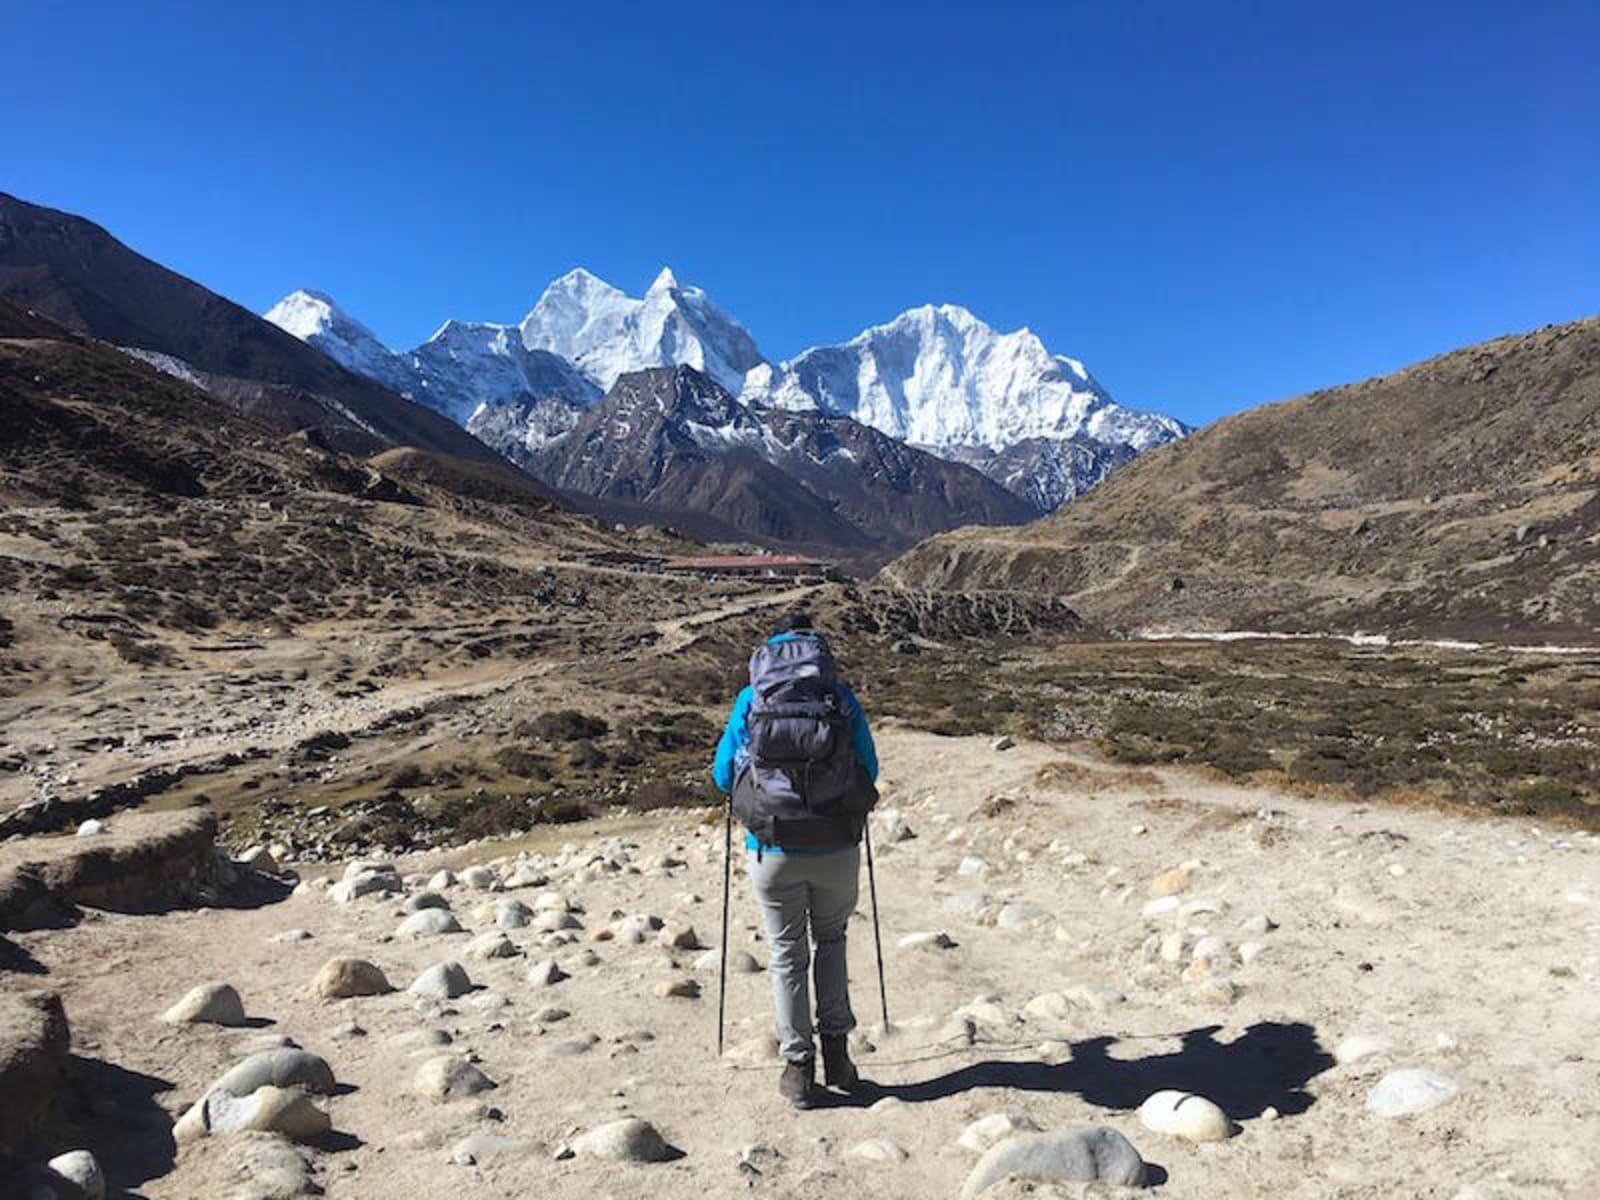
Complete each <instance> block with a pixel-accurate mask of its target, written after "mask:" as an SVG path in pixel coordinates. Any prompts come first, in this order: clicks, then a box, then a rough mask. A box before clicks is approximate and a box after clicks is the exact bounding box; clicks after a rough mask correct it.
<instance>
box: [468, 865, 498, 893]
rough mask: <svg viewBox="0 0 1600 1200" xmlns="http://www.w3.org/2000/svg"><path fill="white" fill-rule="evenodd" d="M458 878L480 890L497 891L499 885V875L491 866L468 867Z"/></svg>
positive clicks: (470, 886)
mask: <svg viewBox="0 0 1600 1200" xmlns="http://www.w3.org/2000/svg"><path fill="white" fill-rule="evenodd" d="M458 878H459V879H460V880H461V882H462V883H464V884H466V885H467V886H468V887H469V888H476V889H477V890H478V891H480V892H492V891H498V890H499V887H500V876H499V875H497V874H495V872H494V869H493V868H491V867H468V868H467V869H466V870H465V871H463V872H461V874H460V876H458Z"/></svg>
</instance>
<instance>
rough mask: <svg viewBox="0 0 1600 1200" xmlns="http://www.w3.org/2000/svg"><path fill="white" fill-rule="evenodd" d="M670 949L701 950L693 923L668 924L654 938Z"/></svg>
mask: <svg viewBox="0 0 1600 1200" xmlns="http://www.w3.org/2000/svg"><path fill="white" fill-rule="evenodd" d="M656 940H657V941H659V942H660V943H661V944H662V945H663V946H666V947H667V948H668V949H670V950H703V949H704V948H705V947H703V946H702V945H701V944H700V936H699V934H697V933H695V931H694V926H693V925H676V924H674V925H668V926H667V927H666V928H665V929H663V930H662V931H661V932H660V934H658V935H657V938H656Z"/></svg>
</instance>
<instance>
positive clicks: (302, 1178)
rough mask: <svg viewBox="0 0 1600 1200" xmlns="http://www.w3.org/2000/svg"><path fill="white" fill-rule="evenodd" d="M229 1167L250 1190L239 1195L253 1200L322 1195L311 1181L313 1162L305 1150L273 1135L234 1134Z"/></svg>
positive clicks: (285, 1199)
mask: <svg viewBox="0 0 1600 1200" xmlns="http://www.w3.org/2000/svg"><path fill="white" fill-rule="evenodd" d="M231 1141H232V1147H231V1149H230V1153H229V1156H228V1162H229V1165H230V1166H231V1167H232V1168H233V1170H234V1172H235V1173H236V1174H237V1175H239V1176H240V1177H241V1178H243V1179H245V1180H248V1187H247V1188H241V1189H240V1191H239V1192H238V1193H236V1194H237V1195H240V1196H248V1197H250V1200H295V1198H296V1197H299V1196H315V1195H318V1194H320V1193H321V1191H322V1189H321V1188H319V1187H318V1186H317V1185H316V1184H315V1183H314V1182H313V1180H312V1169H311V1159H310V1157H309V1156H308V1155H307V1154H306V1152H305V1151H304V1150H301V1149H300V1148H299V1147H297V1146H294V1145H292V1144H291V1143H289V1142H286V1141H284V1140H283V1139H282V1138H280V1137H277V1136H275V1135H273V1134H270V1133H254V1132H241V1133H238V1134H235V1135H234V1136H233V1138H232V1139H231Z"/></svg>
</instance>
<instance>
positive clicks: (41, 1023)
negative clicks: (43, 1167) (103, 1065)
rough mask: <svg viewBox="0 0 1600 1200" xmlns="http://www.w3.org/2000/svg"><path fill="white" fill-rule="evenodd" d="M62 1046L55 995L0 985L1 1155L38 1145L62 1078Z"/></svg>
mask: <svg viewBox="0 0 1600 1200" xmlns="http://www.w3.org/2000/svg"><path fill="white" fill-rule="evenodd" d="M67 1046H68V1033H67V1014H66V1010H65V1009H64V1008H62V1006H61V997H60V996H58V995H56V994H55V993H54V992H11V991H0V1097H4V1102H3V1103H0V1156H3V1155H7V1154H14V1155H18V1156H21V1155H24V1154H28V1153H31V1152H33V1151H34V1150H36V1149H37V1147H36V1146H35V1143H36V1142H37V1140H38V1139H39V1137H40V1135H41V1134H42V1133H43V1131H44V1129H45V1127H46V1126H47V1125H48V1124H49V1122H50V1118H51V1115H52V1113H53V1112H54V1110H55V1105H56V1099H57V1097H58V1096H59V1095H60V1094H61V1089H62V1086H63V1085H64V1083H65V1081H66V1076H67Z"/></svg>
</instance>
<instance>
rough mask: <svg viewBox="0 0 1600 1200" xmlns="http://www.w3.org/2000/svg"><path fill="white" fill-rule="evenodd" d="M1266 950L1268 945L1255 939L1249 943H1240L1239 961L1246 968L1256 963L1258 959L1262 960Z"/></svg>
mask: <svg viewBox="0 0 1600 1200" xmlns="http://www.w3.org/2000/svg"><path fill="white" fill-rule="evenodd" d="M1266 949H1267V944H1266V943H1265V942H1261V941H1257V940H1256V939H1254V938H1251V939H1250V940H1249V941H1247V942H1240V943H1239V961H1240V962H1242V963H1243V964H1244V965H1245V966H1249V965H1250V964H1251V963H1253V962H1255V960H1256V959H1258V958H1260V957H1261V955H1262V954H1263V953H1264V952H1265V951H1266Z"/></svg>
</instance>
